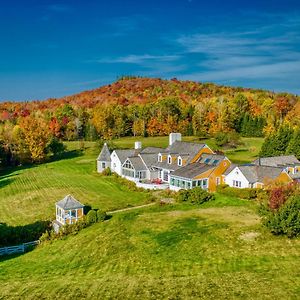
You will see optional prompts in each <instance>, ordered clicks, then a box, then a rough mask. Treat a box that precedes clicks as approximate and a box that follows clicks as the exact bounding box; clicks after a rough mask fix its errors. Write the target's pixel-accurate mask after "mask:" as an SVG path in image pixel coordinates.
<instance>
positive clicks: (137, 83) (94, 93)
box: [0, 77, 299, 114]
mask: <svg viewBox="0 0 300 300" xmlns="http://www.w3.org/2000/svg"><path fill="white" fill-rule="evenodd" d="M239 93H242V94H243V93H246V94H248V95H251V96H252V97H254V98H261V97H269V98H271V99H275V98H277V97H279V96H280V97H284V98H286V99H289V100H290V102H291V105H293V104H295V103H296V102H298V101H299V96H296V95H292V94H288V93H280V94H279V93H274V92H272V91H267V90H260V89H250V88H242V87H230V86H222V85H217V84H214V83H200V82H194V81H180V80H177V79H175V78H174V79H171V80H163V79H159V78H143V77H124V78H121V79H119V80H118V81H116V82H114V83H112V84H109V85H106V86H102V87H99V88H96V89H93V90H88V91H83V92H81V93H79V94H75V95H70V96H66V97H62V98H49V99H47V100H44V101H32V102H28V101H26V102H3V103H0V112H4V111H12V109H13V108H14V109H15V110H16V113H18V114H19V110H20V111H22V110H23V111H24V110H29V111H32V110H34V109H41V110H43V109H47V108H54V107H58V106H60V105H62V104H65V103H68V104H71V105H74V106H81V107H89V108H90V107H94V106H95V105H97V104H108V103H113V104H121V105H129V104H146V103H151V102H155V101H157V100H159V99H161V98H164V97H170V96H172V97H178V98H180V99H181V100H183V101H184V102H186V103H189V102H191V101H201V100H204V99H210V98H213V97H220V96H223V97H228V98H233V97H234V96H236V95H237V94H239ZM254 101H255V99H254Z"/></svg>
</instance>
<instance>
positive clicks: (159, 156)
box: [158, 153, 162, 162]
mask: <svg viewBox="0 0 300 300" xmlns="http://www.w3.org/2000/svg"><path fill="white" fill-rule="evenodd" d="M158 162H162V155H161V154H160V153H159V154H158Z"/></svg>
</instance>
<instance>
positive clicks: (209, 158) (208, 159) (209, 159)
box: [198, 153, 225, 165]
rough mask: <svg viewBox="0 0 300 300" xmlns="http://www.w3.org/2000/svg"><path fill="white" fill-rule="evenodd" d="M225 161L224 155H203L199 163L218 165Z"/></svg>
mask: <svg viewBox="0 0 300 300" xmlns="http://www.w3.org/2000/svg"><path fill="white" fill-rule="evenodd" d="M223 159H225V156H224V155H219V154H207V153H203V154H202V155H201V157H200V158H199V160H198V162H200V163H204V164H207V165H218V164H219V163H220V162H221V161H222V160H223Z"/></svg>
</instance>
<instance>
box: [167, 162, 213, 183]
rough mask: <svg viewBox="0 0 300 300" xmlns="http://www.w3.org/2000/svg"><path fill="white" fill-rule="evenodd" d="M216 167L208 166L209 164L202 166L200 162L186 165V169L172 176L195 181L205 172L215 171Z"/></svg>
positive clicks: (179, 170) (183, 168)
mask: <svg viewBox="0 0 300 300" xmlns="http://www.w3.org/2000/svg"><path fill="white" fill-rule="evenodd" d="M214 169H215V166H213V165H207V164H201V163H198V162H195V163H192V164H189V165H186V166H184V167H181V168H180V169H178V170H176V171H175V172H173V173H172V174H171V177H172V176H177V177H183V178H188V179H193V178H195V177H196V176H198V175H200V174H203V173H204V172H206V171H208V170H214Z"/></svg>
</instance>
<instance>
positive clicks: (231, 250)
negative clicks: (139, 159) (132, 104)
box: [0, 137, 300, 299]
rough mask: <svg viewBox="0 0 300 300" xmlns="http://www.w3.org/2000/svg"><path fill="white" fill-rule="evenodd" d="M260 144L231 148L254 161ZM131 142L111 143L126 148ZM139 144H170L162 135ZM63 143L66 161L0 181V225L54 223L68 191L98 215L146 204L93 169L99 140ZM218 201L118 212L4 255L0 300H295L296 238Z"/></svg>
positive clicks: (243, 208) (229, 200) (230, 202)
mask: <svg viewBox="0 0 300 300" xmlns="http://www.w3.org/2000/svg"><path fill="white" fill-rule="evenodd" d="M193 138H195V137H184V139H185V140H190V141H191V140H192V139H193ZM260 140H261V139H252V138H246V139H245V140H244V142H245V143H247V148H254V147H257V148H258V149H256V152H252V151H249V150H247V151H243V150H242V149H236V151H235V150H234V149H230V150H228V151H230V155H232V156H233V157H235V158H236V159H238V160H243V159H253V157H252V156H253V155H255V153H257V151H258V150H259V144H260ZM133 141H134V138H122V139H119V140H115V143H116V144H117V145H118V146H119V147H129V146H131V145H132V144H133ZM142 141H143V144H144V145H145V146H151V145H152V146H155V145H158V144H159V145H167V143H168V138H167V137H155V138H144V139H142ZM207 142H208V143H209V144H210V145H212V146H213V144H212V143H213V141H212V140H210V141H209V140H208V141H207ZM66 144H67V145H68V150H69V151H71V152H70V153H69V156H68V157H66V158H65V159H62V160H58V161H53V162H49V163H46V164H40V165H36V166H33V167H30V168H26V167H18V168H14V169H11V170H7V172H6V173H5V174H3V175H2V176H0V204H1V207H2V209H1V212H0V219H1V222H6V223H7V224H8V225H10V226H16V225H25V224H33V222H36V221H38V220H44V219H49V218H53V217H54V213H55V202H56V201H57V200H59V199H61V198H63V197H64V196H65V195H66V194H68V193H72V194H73V195H74V196H75V197H76V198H78V199H79V200H80V201H82V202H83V203H85V204H87V205H90V206H92V207H93V208H100V209H105V210H114V209H117V208H125V207H128V206H136V205H140V204H144V203H147V202H148V201H149V200H150V199H149V196H151V195H152V193H148V192H136V191H132V190H129V189H128V188H127V187H126V186H123V185H122V184H119V183H118V182H117V181H115V179H114V178H112V177H104V176H101V175H99V174H97V173H96V172H95V158H96V157H97V154H98V153H99V148H98V147H97V144H96V143H94V142H85V143H84V150H83V151H80V149H81V148H82V145H81V143H79V142H67V143H66ZM155 195H156V194H155ZM156 196H157V195H156ZM215 196H216V199H215V200H214V201H211V202H207V203H205V204H202V205H196V206H195V205H191V204H182V203H181V204H180V203H174V204H172V205H165V206H161V205H154V206H152V207H151V208H150V207H148V208H143V209H137V210H134V211H130V212H129V211H127V212H121V213H117V214H114V215H113V216H112V218H111V219H109V220H107V221H105V222H103V223H97V224H94V225H92V226H90V227H88V228H85V229H83V230H82V231H80V232H79V233H77V234H71V235H69V236H67V237H64V238H62V239H60V240H56V241H52V242H45V243H43V244H42V245H40V246H38V247H37V248H35V249H33V250H32V251H30V252H28V253H26V254H23V255H16V256H9V257H2V258H0V285H1V289H0V299H8V298H9V299H14V298H15V299H19V298H22V299H38V298H39V299H54V298H63V299H83V298H84V299H137V298H138V299H166V298H169V299H199V298H201V299H211V298H214V299H266V298H271V299H283V298H284V299H285V298H288V299H297V298H299V289H300V286H299V282H300V281H299V280H297V279H298V278H299V272H298V269H299V268H298V264H299V257H298V253H299V247H300V244H299V239H292V240H287V238H286V237H282V236H274V235H272V234H271V233H269V232H268V231H267V230H266V229H265V228H263V227H262V226H261V222H260V217H259V215H258V214H257V203H256V202H254V201H247V200H241V199H237V198H234V197H228V196H224V195H220V194H216V195H215ZM291 278H293V280H291ZM245 286H246V287H247V288H245Z"/></svg>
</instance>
